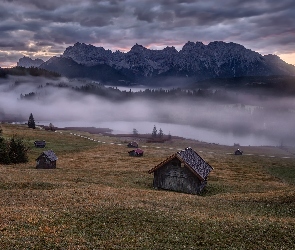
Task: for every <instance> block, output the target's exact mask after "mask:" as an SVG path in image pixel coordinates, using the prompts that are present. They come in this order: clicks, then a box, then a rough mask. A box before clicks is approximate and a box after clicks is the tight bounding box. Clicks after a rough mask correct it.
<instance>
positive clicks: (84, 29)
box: [0, 0, 295, 67]
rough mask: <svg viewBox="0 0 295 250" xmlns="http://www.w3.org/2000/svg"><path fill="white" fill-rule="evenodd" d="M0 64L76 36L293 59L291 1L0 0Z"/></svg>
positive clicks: (55, 49)
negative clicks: (213, 46)
mask: <svg viewBox="0 0 295 250" xmlns="http://www.w3.org/2000/svg"><path fill="white" fill-rule="evenodd" d="M0 34H1V35H0V67H8V66H13V65H16V62H17V61H18V59H19V58H21V57H23V56H24V55H25V56H30V57H31V58H42V59H43V60H47V59H49V58H50V57H52V56H54V55H60V54H62V53H63V51H64V50H65V48H66V47H68V46H71V45H73V44H74V43H76V42H83V43H86V44H93V45H95V46H102V47H104V48H106V49H111V50H113V51H115V50H120V51H125V52H127V51H129V50H130V48H131V47H132V46H133V45H134V44H135V43H138V44H141V45H143V46H145V47H148V48H150V49H162V48H164V47H166V46H175V47H176V49H178V50H180V49H181V48H182V46H183V45H184V44H185V43H186V42H187V41H192V42H196V41H201V42H203V43H204V44H208V43H209V42H212V41H225V42H235V43H239V44H242V45H244V46H245V47H246V48H248V49H251V50H254V51H257V52H259V53H261V54H263V55H265V54H276V55H278V56H280V57H281V58H282V59H283V60H285V61H286V62H288V63H292V64H294V65H295V1H294V0H247V1H245V0H108V1H107V0H0Z"/></svg>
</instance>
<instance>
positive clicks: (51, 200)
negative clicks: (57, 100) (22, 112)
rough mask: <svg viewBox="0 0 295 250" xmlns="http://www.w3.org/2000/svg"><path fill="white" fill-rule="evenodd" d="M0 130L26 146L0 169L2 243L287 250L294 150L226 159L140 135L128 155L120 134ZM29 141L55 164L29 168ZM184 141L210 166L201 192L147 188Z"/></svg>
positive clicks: (293, 214)
mask: <svg viewBox="0 0 295 250" xmlns="http://www.w3.org/2000/svg"><path fill="white" fill-rule="evenodd" d="M1 127H2V129H3V134H4V136H5V137H10V136H12V135H13V134H17V135H19V136H21V137H23V138H24V139H25V140H26V141H27V143H28V144H29V145H30V148H31V150H30V152H29V159H30V160H29V162H28V163H26V164H19V165H0V246H1V249H294V248H295V238H294V235H295V229H294V226H295V186H294V184H295V171H294V169H295V164H294V161H295V155H294V154H295V150H294V148H277V147H244V148H243V150H244V153H245V154H244V155H242V156H234V155H232V154H230V153H233V152H234V150H235V148H234V147H229V146H220V145H215V144H205V143H200V142H197V141H193V140H182V139H174V140H172V141H170V142H165V143H164V144H150V143H145V142H144V141H139V143H140V146H141V147H142V146H145V147H142V149H143V150H144V151H145V155H144V157H139V158H136V157H129V156H128V153H127V152H128V150H129V149H128V148H127V147H126V145H127V141H128V140H126V138H118V137H107V136H102V135H93V134H92V135H90V134H88V133H86V132H79V135H80V136H78V135H77V134H76V135H74V133H76V132H75V131H62V132H49V131H44V130H40V129H35V130H32V129H28V128H27V127H25V126H20V125H7V124H2V125H1ZM71 133H72V134H71ZM81 135H82V136H83V137H81ZM84 137H87V138H88V137H89V138H92V139H94V140H96V141H94V140H89V139H86V138H84ZM35 140H46V142H47V146H46V149H52V150H54V152H55V153H56V155H57V156H58V158H59V159H58V161H57V169H52V170H40V169H39V170H37V169H35V159H36V158H37V157H38V155H39V154H40V153H41V152H42V151H43V150H44V149H36V148H34V147H33V142H34V141H35ZM98 141H99V142H98ZM188 146H190V147H192V148H193V149H194V150H196V151H197V152H198V153H199V154H200V155H201V156H202V158H204V159H205V160H206V161H207V162H208V163H209V164H210V165H212V166H213V167H214V170H213V172H211V173H210V175H209V179H208V186H207V189H206V191H205V192H204V194H203V195H202V196H195V195H189V194H183V193H177V192H171V191H164V190H154V189H153V188H152V181H153V176H152V175H150V174H148V173H147V171H148V170H149V169H151V168H152V167H154V166H155V165H157V164H158V163H159V162H161V161H162V160H164V159H165V158H166V157H168V156H170V155H171V154H173V153H175V152H176V151H178V149H183V148H185V147H188Z"/></svg>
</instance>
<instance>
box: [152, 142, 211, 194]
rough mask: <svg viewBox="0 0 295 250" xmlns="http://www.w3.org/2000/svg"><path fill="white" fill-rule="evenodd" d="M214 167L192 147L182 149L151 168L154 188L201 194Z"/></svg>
mask: <svg viewBox="0 0 295 250" xmlns="http://www.w3.org/2000/svg"><path fill="white" fill-rule="evenodd" d="M212 170H213V168H212V167H211V166H210V165H209V164H208V163H206V162H205V161H204V160H203V159H202V158H201V156H199V155H198V154H197V153H196V152H195V151H194V150H192V149H191V148H186V149H185V150H181V151H179V152H177V153H175V154H173V155H171V156H170V157H168V158H167V159H166V160H164V161H163V162H161V163H160V164H158V165H157V166H155V167H154V168H152V169H151V170H149V171H148V172H149V173H150V174H151V173H154V180H153V186H154V188H160V189H166V190H172V191H177V192H183V193H188V194H200V193H201V192H202V190H203V189H204V187H205V186H206V184H207V177H208V175H209V173H210V172H211V171H212Z"/></svg>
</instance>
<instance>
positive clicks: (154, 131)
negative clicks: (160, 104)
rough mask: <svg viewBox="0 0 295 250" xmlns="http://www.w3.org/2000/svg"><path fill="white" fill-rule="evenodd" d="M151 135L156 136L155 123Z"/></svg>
mask: <svg viewBox="0 0 295 250" xmlns="http://www.w3.org/2000/svg"><path fill="white" fill-rule="evenodd" d="M152 136H153V137H156V136H157V128H156V125H154V128H153V132H152Z"/></svg>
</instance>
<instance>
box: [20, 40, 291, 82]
mask: <svg viewBox="0 0 295 250" xmlns="http://www.w3.org/2000/svg"><path fill="white" fill-rule="evenodd" d="M17 66H22V67H39V68H42V69H46V70H49V71H53V72H56V73H59V74H60V75H62V76H66V77H68V78H88V79H91V80H95V81H100V82H102V83H108V84H112V85H136V84H141V85H160V84H162V85H165V84H169V83H171V82H178V83H196V82H201V81H204V80H208V79H220V78H221V79H223V78H240V77H269V76H294V75H295V66H293V65H291V64H287V63H286V62H284V61H283V60H281V59H280V58H279V57H278V56H276V55H271V54H269V55H261V54H259V53H257V52H255V51H252V50H250V49H246V48H245V47H244V46H242V45H240V44H236V43H232V42H230V43H226V42H221V41H215V42H210V43H209V44H208V45H205V44H203V43H202V42H196V43H195V42H187V43H186V44H185V45H184V46H183V47H182V49H181V50H179V51H177V50H176V49H175V48H174V47H166V48H164V49H162V50H151V49H148V48H145V47H143V46H142V45H138V44H136V45H134V46H133V47H132V48H131V50H130V51H128V52H126V53H124V52H120V51H115V52H112V51H111V50H106V49H104V48H103V47H95V46H93V45H90V44H89V45H87V44H84V43H75V44H74V45H73V46H70V47H68V48H66V50H65V51H64V53H63V54H62V55H60V56H59V57H56V56H55V57H52V58H50V59H49V60H48V61H46V62H44V61H43V60H41V59H35V60H33V59H31V58H29V57H24V58H21V59H19V62H18V63H17Z"/></svg>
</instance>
